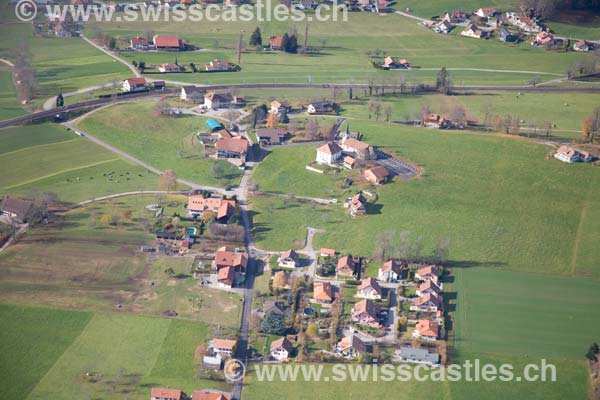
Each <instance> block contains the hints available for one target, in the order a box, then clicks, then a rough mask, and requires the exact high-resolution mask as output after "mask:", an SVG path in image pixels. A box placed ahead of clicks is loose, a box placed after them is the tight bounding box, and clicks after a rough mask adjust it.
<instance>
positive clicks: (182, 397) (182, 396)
mask: <svg viewBox="0 0 600 400" xmlns="http://www.w3.org/2000/svg"><path fill="white" fill-rule="evenodd" d="M231 399H232V394H231V393H228V392H222V391H219V390H209V389H203V390H195V391H194V392H192V394H191V395H190V396H188V395H187V394H186V393H185V392H183V391H181V390H179V389H167V388H158V387H156V388H152V389H151V391H150V400H231Z"/></svg>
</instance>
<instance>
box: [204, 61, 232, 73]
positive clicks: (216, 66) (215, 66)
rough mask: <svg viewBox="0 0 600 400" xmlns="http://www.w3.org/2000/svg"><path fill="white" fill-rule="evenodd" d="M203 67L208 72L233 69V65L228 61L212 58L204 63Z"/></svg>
mask: <svg viewBox="0 0 600 400" xmlns="http://www.w3.org/2000/svg"><path fill="white" fill-rule="evenodd" d="M204 69H205V70H206V71H209V72H218V71H233V70H235V65H233V64H231V63H230V62H228V61H223V60H218V59H216V60H212V61H211V62H209V63H207V64H205V65H204Z"/></svg>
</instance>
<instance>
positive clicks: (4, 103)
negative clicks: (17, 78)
mask: <svg viewBox="0 0 600 400" xmlns="http://www.w3.org/2000/svg"><path fill="white" fill-rule="evenodd" d="M23 114H25V110H24V109H23V108H22V107H21V106H20V105H19V101H18V99H17V92H16V90H15V86H14V84H13V80H12V72H11V71H10V69H9V68H8V67H4V66H3V64H0V119H9V118H14V117H18V116H19V115H23Z"/></svg>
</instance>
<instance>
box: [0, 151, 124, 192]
mask: <svg viewBox="0 0 600 400" xmlns="http://www.w3.org/2000/svg"><path fill="white" fill-rule="evenodd" d="M119 160H121V158H119V157H117V158H111V159H110V160H104V161H98V162H96V163H93V164H88V165H82V166H79V167H76V168H69V169H65V170H62V171H58V172H55V173H53V174H49V175H45V176H40V177H39V178H35V179H31V180H29V181H26V182H22V183H19V184H18V185H11V186H4V188H3V189H14V188H17V187H19V186H24V185H29V184H31V183H34V182H38V181H41V180H43V179H46V178H51V177H53V176H57V175H61V174H64V173H67V172H72V171H77V170H78V169H84V168H90V167H95V166H98V165H102V164H108V163H110V162H113V161H119Z"/></svg>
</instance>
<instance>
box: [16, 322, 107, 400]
mask: <svg viewBox="0 0 600 400" xmlns="http://www.w3.org/2000/svg"><path fill="white" fill-rule="evenodd" d="M84 312H87V313H88V314H91V317H90V319H89V321H88V323H87V324H86V325H85V327H84V328H83V329H82V330H81V332H79V335H77V337H76V338H75V339H73V341H72V342H71V344H69V345H68V346H67V348H66V349H65V351H63V352H62V354H61V355H60V356H59V357H58V358H57V359H56V361H55V362H54V364H52V366H51V367H50V368H48V371H46V373H45V374H44V376H42V377H41V378H40V380H38V381H37V383H36V384H35V386H34V387H33V388H32V389H31V392H29V393H28V394H27V397H26V398H25V399H29V398H31V395H32V393H33V392H35V390H36V389H37V388H38V386H40V384H41V383H42V382H43V381H44V379H46V377H47V376H48V375H49V374H50V373H51V372H52V371H53V370H54V369H55V368H57V365H58V363H59V362H60V361H61V360H62V359H63V358H64V357H65V354H66V353H67V351H69V349H70V348H71V347H73V345H74V344H75V343H77V342H78V341H79V340H80V338H81V336H83V334H84V333H86V332H87V331H88V330H89V326H90V325H91V324H92V321H93V320H94V318H95V317H96V312H90V311H84Z"/></svg>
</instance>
